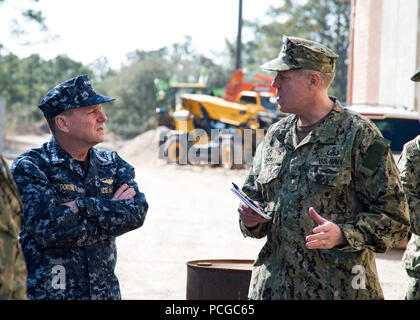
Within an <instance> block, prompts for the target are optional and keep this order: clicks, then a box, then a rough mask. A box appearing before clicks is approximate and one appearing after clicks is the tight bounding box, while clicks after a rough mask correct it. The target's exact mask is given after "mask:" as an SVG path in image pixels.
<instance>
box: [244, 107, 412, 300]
mask: <svg viewBox="0 0 420 320" xmlns="http://www.w3.org/2000/svg"><path fill="white" fill-rule="evenodd" d="M296 121H297V117H296V116H295V115H291V116H288V117H287V118H285V119H283V120H280V121H279V122H278V123H276V124H274V125H273V126H272V127H271V128H270V129H269V131H268V132H267V135H266V137H265V139H264V141H263V142H262V143H261V144H260V145H259V146H258V149H257V151H256V155H255V158H254V163H253V166H252V167H251V169H250V172H249V175H248V177H247V178H246V181H245V184H244V186H243V191H245V192H246V193H248V195H249V196H250V197H251V198H252V199H254V200H256V201H258V202H259V203H260V204H261V206H262V207H263V208H264V210H265V212H267V213H268V214H269V215H270V216H272V220H270V221H269V222H267V223H261V224H259V225H258V226H257V227H256V228H251V230H250V229H248V228H247V227H245V226H244V225H243V223H242V222H241V230H242V232H243V234H244V235H245V236H251V237H255V238H262V237H264V236H267V242H266V244H265V245H264V247H263V248H262V250H261V251H260V253H259V256H258V258H257V260H256V261H255V264H254V268H253V272H252V280H251V285H250V293H249V297H250V298H251V299H383V293H382V290H381V286H380V284H379V281H378V277H377V271H376V265H375V254H374V252H385V251H386V250H387V249H389V248H391V247H392V246H394V245H395V244H397V243H398V242H399V241H400V240H401V239H403V238H404V237H406V236H407V232H408V228H409V221H408V207H407V201H406V198H405V195H404V193H403V191H402V187H401V183H400V181H399V178H398V170H397V167H396V165H395V162H394V160H393V158H392V154H391V151H390V149H389V144H388V141H387V140H385V139H384V138H383V137H382V135H381V133H380V132H379V130H378V129H377V128H376V127H375V126H374V125H373V124H372V123H371V122H370V121H369V120H367V119H365V118H363V117H361V116H360V115H358V114H355V113H351V112H350V111H348V110H345V109H343V107H342V106H341V105H340V104H339V103H338V102H336V103H335V105H334V107H333V109H332V111H331V112H330V113H329V114H328V115H327V116H326V117H325V119H323V120H322V121H321V123H320V124H319V125H318V126H317V127H316V128H315V129H313V130H312V131H311V133H310V134H309V135H308V136H307V137H306V138H304V139H303V140H302V141H301V142H300V143H299V144H298V142H297V135H296V131H295V126H296ZM310 207H313V208H314V209H315V210H316V211H317V212H318V213H319V214H320V215H321V216H322V217H323V218H325V219H327V220H329V221H332V222H333V223H335V224H337V225H338V226H339V227H340V228H341V229H342V231H343V233H344V235H345V238H346V240H347V244H346V245H344V246H342V247H340V248H337V247H336V248H332V249H327V250H326V249H316V250H310V249H307V248H306V245H305V243H306V241H305V237H306V236H307V235H310V234H311V233H312V229H313V228H315V227H316V226H317V224H316V222H315V221H314V220H313V219H312V218H311V217H310V215H309V213H308V211H309V208H310Z"/></svg>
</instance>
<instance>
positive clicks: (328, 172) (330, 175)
mask: <svg viewBox="0 0 420 320" xmlns="http://www.w3.org/2000/svg"><path fill="white" fill-rule="evenodd" d="M308 179H309V181H311V182H314V183H316V184H319V185H324V186H329V187H338V186H340V185H348V184H349V183H350V181H351V172H350V168H346V167H333V166H322V165H311V167H310V169H309V173H308Z"/></svg>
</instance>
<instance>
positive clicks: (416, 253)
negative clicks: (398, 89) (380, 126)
mask: <svg viewBox="0 0 420 320" xmlns="http://www.w3.org/2000/svg"><path fill="white" fill-rule="evenodd" d="M411 80H413V81H416V82H419V81H420V70H419V71H417V72H416V73H415V74H414V75H413V76H412V77H411ZM398 168H399V169H400V178H401V183H402V186H403V188H404V192H405V194H406V195H407V200H408V206H409V209H410V222H411V230H410V231H411V232H412V236H411V239H410V241H409V243H408V245H407V249H406V251H405V252H404V256H403V259H402V260H403V265H404V267H405V269H406V271H407V274H408V279H409V283H408V289H407V293H406V299H408V300H420V135H418V136H417V137H416V138H415V139H413V140H411V141H409V142H407V143H406V144H405V145H404V149H403V152H402V153H401V156H400V159H399V160H398Z"/></svg>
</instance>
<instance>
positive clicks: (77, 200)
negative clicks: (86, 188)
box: [76, 199, 86, 212]
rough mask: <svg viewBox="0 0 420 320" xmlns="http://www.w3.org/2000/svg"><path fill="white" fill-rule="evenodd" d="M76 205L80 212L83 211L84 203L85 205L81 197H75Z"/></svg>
mask: <svg viewBox="0 0 420 320" xmlns="http://www.w3.org/2000/svg"><path fill="white" fill-rule="evenodd" d="M76 205H77V207H78V208H79V211H80V212H83V211H85V209H86V205H85V202H84V201H83V199H76Z"/></svg>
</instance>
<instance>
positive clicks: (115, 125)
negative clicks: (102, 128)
mask: <svg viewBox="0 0 420 320" xmlns="http://www.w3.org/2000/svg"><path fill="white" fill-rule="evenodd" d="M128 58H129V61H130V64H129V65H128V66H126V67H124V68H123V69H122V70H121V71H120V72H118V73H116V74H114V75H112V76H108V77H106V79H105V80H104V81H103V82H102V83H100V84H98V88H99V90H100V91H101V92H102V93H103V94H106V95H109V96H112V97H115V98H116V100H115V101H114V102H111V103H107V104H104V105H103V108H104V110H105V112H106V114H107V115H108V128H110V129H111V130H112V131H114V132H115V133H117V134H120V135H123V136H125V137H133V136H135V135H137V134H140V133H142V132H143V131H145V130H148V129H151V128H154V127H155V126H156V122H155V110H156V107H169V105H170V102H171V101H170V97H169V96H166V97H165V99H163V100H161V101H157V99H156V97H157V88H156V85H155V83H154V80H155V79H159V80H160V81H164V82H166V83H169V82H170V80H171V79H172V78H173V77H174V76H176V79H177V81H178V82H193V83H197V82H198V81H199V78H200V75H202V73H203V69H204V70H206V73H207V76H208V79H207V87H208V90H209V91H211V90H212V89H213V88H219V87H224V86H225V85H226V84H227V82H228V80H229V78H230V76H231V74H232V73H231V72H230V71H227V70H226V69H225V68H223V67H222V66H219V65H216V64H215V63H214V62H213V61H212V60H211V59H209V58H207V57H205V56H203V55H199V54H196V53H195V52H194V51H193V50H192V49H191V38H189V37H186V39H185V42H184V43H175V44H173V45H172V46H171V47H168V48H166V47H165V48H161V49H159V50H155V51H135V52H131V53H130V54H129V55H128Z"/></svg>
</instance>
